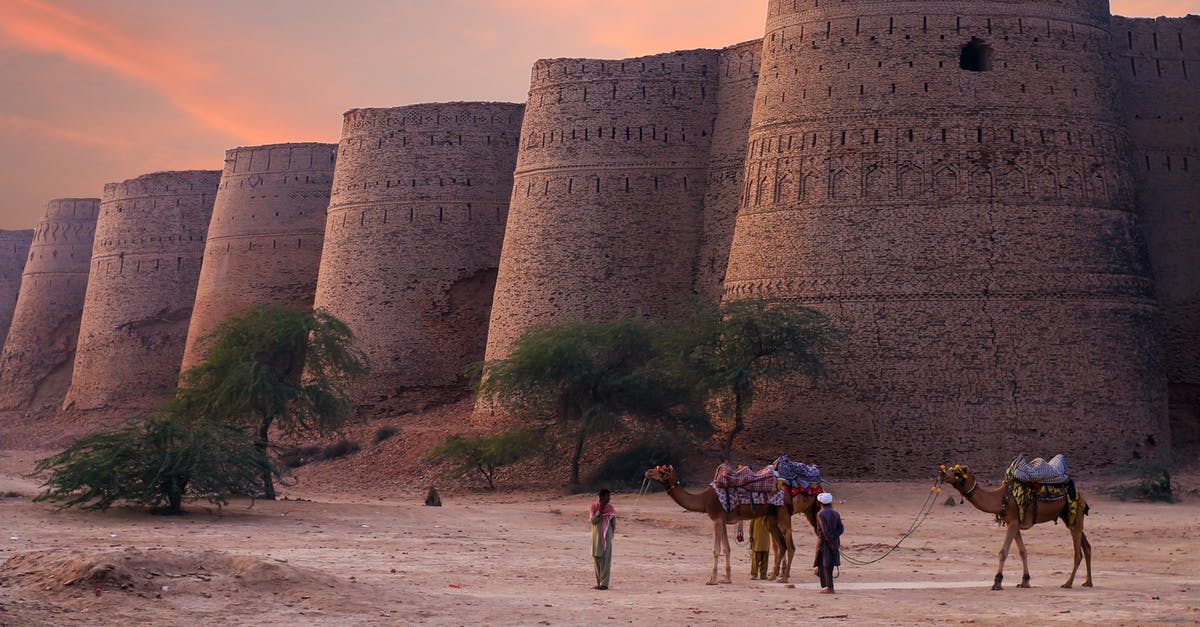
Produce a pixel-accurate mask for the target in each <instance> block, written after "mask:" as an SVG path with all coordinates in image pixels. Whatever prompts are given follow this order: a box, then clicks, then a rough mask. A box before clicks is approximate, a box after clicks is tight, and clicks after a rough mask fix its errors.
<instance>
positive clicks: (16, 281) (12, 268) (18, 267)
mask: <svg viewBox="0 0 1200 627" xmlns="http://www.w3.org/2000/svg"><path fill="white" fill-rule="evenodd" d="M32 241H33V231H0V345H2V344H3V343H4V338H5V337H6V336H7V335H8V327H9V325H10V324H12V317H13V310H14V308H15V307H16V306H17V293H18V292H20V290H21V272H22V269H23V268H24V267H25V258H26V257H28V256H29V245H30V242H32Z"/></svg>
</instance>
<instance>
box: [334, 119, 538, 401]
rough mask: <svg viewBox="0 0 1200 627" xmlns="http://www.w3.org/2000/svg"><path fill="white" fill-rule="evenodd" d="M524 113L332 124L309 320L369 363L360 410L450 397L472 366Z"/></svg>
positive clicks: (480, 345) (483, 328) (483, 329)
mask: <svg viewBox="0 0 1200 627" xmlns="http://www.w3.org/2000/svg"><path fill="white" fill-rule="evenodd" d="M523 111H524V105H520V104H510V103H494V102H476V103H470V102H457V103H445V104H424V105H413V106H408V107H398V108H394V109H355V110H352V111H349V112H347V113H346V115H345V119H344V125H343V131H342V139H341V143H340V144H339V145H338V155H337V167H336V169H335V172H334V177H333V192H332V196H331V198H330V202H329V217H328V221H327V223H326V227H325V249H324V252H323V254H322V257H321V270H320V275H319V278H318V280H317V293H316V300H315V306H316V307H317V308H320V309H323V310H325V311H328V312H329V313H332V314H333V315H335V316H337V317H338V318H340V319H341V320H343V321H344V322H346V323H347V324H349V325H350V328H351V329H352V330H353V331H354V333H355V334H356V336H357V337H358V338H359V339H360V340H361V342H362V347H363V349H364V350H365V352H366V354H367V357H368V358H369V360H370V366H371V374H370V376H369V378H368V379H367V381H366V382H365V383H364V384H362V386H361V388H360V389H359V391H358V399H359V401H360V403H362V404H363V405H370V406H380V407H385V406H386V407H403V406H413V405H412V404H413V403H415V404H416V406H420V405H423V404H424V403H426V402H429V401H430V400H434V401H436V399H441V398H452V397H458V396H462V394H463V391H464V390H465V385H464V379H463V374H462V373H463V370H464V369H465V368H466V367H467V366H468V365H469V364H471V363H472V362H475V361H478V360H480V359H481V358H482V357H483V354H484V343H485V342H486V335H487V320H488V314H489V309H490V305H491V300H492V291H493V289H494V286H495V283H496V268H497V265H498V264H499V260H500V245H501V242H502V241H503V237H504V228H505V227H504V225H505V222H506V221H507V219H508V209H509V204H508V203H509V197H510V196H511V194H512V185H513V183H512V181H513V178H512V173H513V169H514V167H515V160H516V155H517V138H518V135H519V133H520V130H521V117H522V113H523Z"/></svg>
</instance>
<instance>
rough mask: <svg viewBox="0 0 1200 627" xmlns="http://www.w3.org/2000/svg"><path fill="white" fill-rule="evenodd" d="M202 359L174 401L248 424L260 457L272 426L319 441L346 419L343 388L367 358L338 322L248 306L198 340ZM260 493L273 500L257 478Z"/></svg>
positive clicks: (266, 480) (349, 407) (348, 408)
mask: <svg viewBox="0 0 1200 627" xmlns="http://www.w3.org/2000/svg"><path fill="white" fill-rule="evenodd" d="M203 346H204V349H205V354H206V357H205V360H204V361H203V362H202V363H201V364H200V365H198V366H196V367H194V368H192V369H191V370H189V371H188V372H187V373H185V374H184V377H183V387H182V389H181V390H180V392H179V402H181V403H184V404H186V405H187V406H188V407H190V408H192V409H193V410H195V411H199V412H201V413H203V414H205V415H207V416H210V417H212V418H214V419H216V420H219V421H228V422H235V423H241V424H251V425H254V426H255V427H256V428H257V430H258V438H257V446H258V447H259V450H260V451H261V452H262V453H263V455H266V454H267V452H268V450H269V447H270V432H271V428H272V427H276V428H278V429H280V430H281V431H282V432H283V433H285V434H289V435H293V434H318V435H325V434H329V433H332V432H336V431H337V430H339V429H341V427H342V426H343V425H345V423H346V421H347V420H349V419H350V418H351V417H352V416H353V412H354V406H353V404H352V403H351V400H350V397H349V387H350V385H352V384H353V382H354V381H355V380H357V379H359V378H361V377H362V376H363V375H365V374H366V371H367V366H366V356H365V355H364V354H363V353H362V352H361V351H360V350H358V349H357V348H356V347H355V346H354V336H353V334H352V333H351V331H350V328H349V327H348V326H346V324H345V323H343V322H342V321H340V320H338V319H337V318H335V317H333V316H332V315H330V314H328V313H325V312H323V311H315V312H310V311H305V310H300V309H293V308H290V307H284V306H280V305H255V306H253V307H250V308H249V309H246V310H245V311H243V312H242V313H240V314H239V315H237V316H235V317H233V318H230V319H229V320H226V321H225V322H223V323H222V324H221V325H219V326H218V327H217V328H216V330H214V331H213V333H212V334H211V335H209V336H208V337H207V338H205V340H204V344H203ZM262 483H263V495H264V497H265V498H268V499H274V498H275V486H274V483H273V482H272V476H271V474H270V473H268V472H264V473H263V481H262Z"/></svg>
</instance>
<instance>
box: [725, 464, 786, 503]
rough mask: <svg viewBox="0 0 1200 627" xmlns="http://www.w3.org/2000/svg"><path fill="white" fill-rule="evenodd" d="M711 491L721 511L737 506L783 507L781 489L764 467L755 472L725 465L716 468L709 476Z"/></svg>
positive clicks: (772, 474)
mask: <svg viewBox="0 0 1200 627" xmlns="http://www.w3.org/2000/svg"><path fill="white" fill-rule="evenodd" d="M711 485H712V487H713V490H714V491H715V492H716V493H717V500H718V501H720V502H721V507H722V508H723V509H724V510H725V511H727V512H728V511H732V510H734V509H736V508H737V507H738V506H739V505H777V506H778V505H783V503H784V498H785V495H784V490H783V487H782V486H781V485H780V482H779V480H778V479H777V478H776V477H775V471H774V470H773V469H772V468H771V467H770V466H767V467H766V468H763V469H762V470H759V471H757V472H755V471H754V470H751V469H750V468H747V467H745V466H738V467H737V468H736V469H735V468H730V466H729V464H721V465H720V466H717V472H716V474H715V475H714V476H713V481H712V484H711Z"/></svg>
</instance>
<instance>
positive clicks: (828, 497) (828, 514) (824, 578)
mask: <svg viewBox="0 0 1200 627" xmlns="http://www.w3.org/2000/svg"><path fill="white" fill-rule="evenodd" d="M817 502H818V503H820V504H821V511H819V512H817V536H818V537H817V556H816V559H815V560H813V566H815V567H816V570H817V576H818V577H820V578H821V592H823V593H825V594H833V569H834V568H835V567H840V566H841V565H842V556H841V551H842V540H841V538H842V531H843V528H842V515H841V514H839V513H837V511H836V510H834V509H833V495H832V494H830V493H828V492H822V493H820V494H818V495H817Z"/></svg>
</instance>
